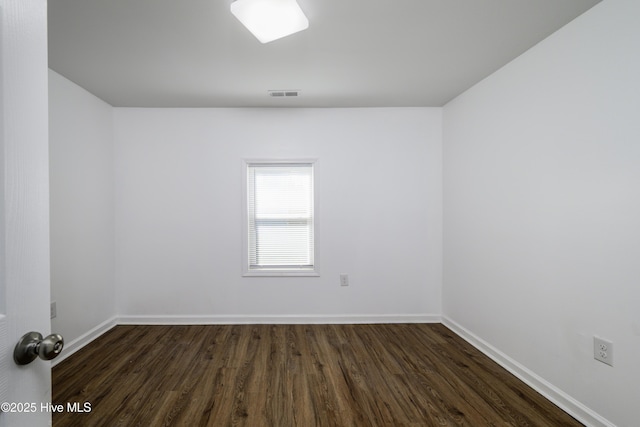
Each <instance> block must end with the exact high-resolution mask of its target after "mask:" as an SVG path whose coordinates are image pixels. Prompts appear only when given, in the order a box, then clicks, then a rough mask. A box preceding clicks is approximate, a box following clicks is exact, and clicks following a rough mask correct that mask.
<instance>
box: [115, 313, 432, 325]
mask: <svg viewBox="0 0 640 427" xmlns="http://www.w3.org/2000/svg"><path fill="white" fill-rule="evenodd" d="M440 320H441V319H440V316H439V315H435V314H382V315H350V314H345V315H324V316H309V315H284V316H282V315H263V316H242V315H226V316H225V315H201V316H179V315H164V316H163V315H159V316H121V317H119V318H118V324H119V325H247V324H248V325H251V324H366V323H440Z"/></svg>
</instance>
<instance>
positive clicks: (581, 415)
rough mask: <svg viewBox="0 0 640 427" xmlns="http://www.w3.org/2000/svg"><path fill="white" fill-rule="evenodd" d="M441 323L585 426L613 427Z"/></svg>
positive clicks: (485, 345)
mask: <svg viewBox="0 0 640 427" xmlns="http://www.w3.org/2000/svg"><path fill="white" fill-rule="evenodd" d="M442 324H443V325H445V326H446V327H447V328H449V329H451V330H452V331H453V332H454V333H455V334H457V335H458V336H460V338H462V339H464V340H465V341H467V342H468V343H469V344H471V345H472V346H474V347H475V348H477V349H478V350H480V351H481V352H482V353H484V354H485V355H486V356H488V357H489V358H491V359H492V360H493V361H495V362H496V363H497V364H499V365H500V366H502V367H503V368H505V369H506V370H507V371H509V372H511V373H512V374H513V375H515V376H516V377H518V378H519V379H520V380H522V381H523V382H524V383H525V384H527V385H528V386H530V387H531V388H533V389H534V390H536V391H537V392H538V393H540V394H542V395H543V396H544V397H546V398H547V399H548V400H550V401H551V402H553V403H554V404H555V405H557V406H558V407H560V408H562V410H564V411H565V412H567V413H568V414H569V415H571V416H572V417H574V418H575V419H577V420H578V421H580V422H581V423H583V424H585V425H586V426H589V427H616V426H615V424H613V423H612V422H611V421H609V420H607V419H606V418H604V417H602V416H601V415H599V414H598V413H596V412H594V411H593V410H592V409H589V408H588V407H586V406H585V405H583V404H582V403H580V402H578V401H577V400H576V399H574V398H573V397H571V396H570V395H568V394H567V393H565V392H563V391H562V390H560V389H559V388H557V387H556V386H554V385H553V384H551V383H549V382H548V381H546V380H545V379H543V378H542V377H540V376H539V375H537V374H536V373H534V372H532V371H530V370H529V369H527V368H526V367H525V366H523V365H521V364H520V363H518V362H516V361H515V360H513V359H511V358H510V357H509V356H507V355H506V354H504V353H502V352H501V351H500V350H498V349H497V348H495V347H493V346H492V345H491V344H489V343H487V342H486V341H484V340H483V339H482V338H480V337H478V336H477V335H475V334H474V333H473V332H471V331H469V330H467V329H465V328H464V327H463V326H461V325H459V324H458V323H456V322H454V321H453V320H451V319H450V318H448V317H446V316H442Z"/></svg>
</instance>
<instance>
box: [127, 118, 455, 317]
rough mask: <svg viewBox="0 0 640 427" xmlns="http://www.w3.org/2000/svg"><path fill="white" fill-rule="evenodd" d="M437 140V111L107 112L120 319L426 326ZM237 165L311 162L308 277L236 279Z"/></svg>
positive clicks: (433, 263) (435, 242)
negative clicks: (313, 257)
mask: <svg viewBox="0 0 640 427" xmlns="http://www.w3.org/2000/svg"><path fill="white" fill-rule="evenodd" d="M441 142H442V138H441V110H440V109H426V108H415V109H122V108H118V109H116V110H115V146H116V159H115V164H116V171H115V176H116V230H117V233H116V247H117V254H116V284H117V285H116V286H117V295H118V303H117V305H118V311H119V314H120V315H122V316H124V318H125V319H126V318H127V317H128V316H129V318H130V317H131V316H136V315H139V316H148V317H149V318H153V319H156V320H157V318H159V317H163V316H167V315H173V316H177V318H179V317H188V316H203V317H204V318H207V319H211V318H215V319H218V320H225V319H226V320H229V319H231V320H229V321H233V320H234V319H236V320H238V321H247V319H248V320H249V321H251V320H252V319H254V320H255V319H258V318H261V316H264V318H265V319H272V320H273V319H276V320H277V319H282V318H284V317H286V316H293V317H292V319H296V316H298V320H300V319H302V320H307V321H308V320H312V317H313V316H320V317H322V318H323V319H325V320H326V319H327V317H325V316H337V317H338V318H339V319H347V320H355V321H357V320H358V319H360V320H366V319H369V318H372V317H376V318H380V316H390V317H389V319H392V320H393V319H400V320H402V319H405V320H411V319H414V320H425V319H427V318H428V315H435V317H433V319H437V318H438V317H437V316H438V315H439V313H440V301H441V268H442V253H441V251H442V246H441V243H442V241H441V231H442V230H441V213H442V212H441V209H442V205H441V199H442V198H441V189H442V183H441V162H442V158H441ZM243 158H276V159H277V158H317V159H318V174H319V175H318V182H317V184H318V191H319V198H320V200H319V204H320V206H319V221H320V224H319V231H318V237H319V254H318V256H319V262H320V269H321V277H319V278H299V277H298V278H255V277H250V278H243V277H241V247H242V244H241V243H242V232H241V218H242V215H241V205H242V203H241V196H242V189H241V160H242V159H243ZM340 273H346V274H349V276H350V283H351V285H350V286H349V287H347V288H345V287H340V285H339V274H340ZM234 316H240V317H234ZM352 316H355V317H352ZM429 319H430V318H429ZM173 320H176V319H173ZM285 320H286V319H285Z"/></svg>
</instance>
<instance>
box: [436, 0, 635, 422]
mask: <svg viewBox="0 0 640 427" xmlns="http://www.w3.org/2000/svg"><path fill="white" fill-rule="evenodd" d="M638 16H640V2H638V1H636V0H605V1H604V2H602V3H601V4H599V5H597V6H596V7H594V8H593V9H591V10H590V11H588V12H587V13H586V14H584V15H582V16H581V17H579V18H577V19H576V20H575V21H573V22H572V23H570V24H569V25H567V26H566V27H564V28H563V29H561V30H560V31H558V32H557V33H555V34H554V35H552V36H551V37H549V38H548V39H546V40H545V41H543V42H542V43H540V44H539V45H537V46H536V47H534V48H533V49H531V50H530V51H528V52H527V53H525V54H524V55H522V56H521V57H519V58H518V59H516V60H515V61H513V62H512V63H510V64H509V65H508V66H506V67H504V68H503V69H502V70H500V71H498V72H497V73H495V74H494V75H492V76H490V77H489V78H487V79H486V80H484V81H483V82H481V83H479V84H478V85H476V86H475V87H473V88H472V89H470V90H469V91H467V92H466V93H464V94H463V95H461V96H459V97H458V98H456V99H455V100H453V101H452V102H450V103H449V104H447V105H446V106H445V108H444V111H443V134H444V136H443V138H444V143H443V144H444V218H445V222H444V285H443V286H444V291H443V312H444V315H445V317H446V318H448V319H450V320H451V321H452V322H455V323H456V324H458V325H460V326H461V327H462V328H465V329H466V330H468V331H470V333H471V334H473V335H475V336H476V337H478V338H479V339H480V340H483V341H484V342H486V343H488V344H489V345H491V346H493V347H494V348H495V349H497V350H498V351H499V352H502V353H503V354H504V355H506V356H507V357H509V358H511V359H512V360H513V361H515V362H516V363H519V364H521V365H522V366H524V367H525V368H526V369H528V370H530V371H531V372H533V373H534V374H535V375H538V376H539V377H540V378H542V379H543V380H546V381H548V382H549V383H550V384H552V385H553V387H555V388H557V389H558V390H560V391H562V392H564V393H567V394H568V395H570V396H572V397H573V398H575V399H576V400H577V401H579V402H580V403H581V404H583V405H586V406H587V407H588V408H591V409H592V410H593V411H595V412H597V413H598V414H600V415H601V416H602V417H604V418H606V419H608V420H609V421H610V422H612V423H615V424H616V425H618V426H632V425H637V423H638V413H637V403H638V402H639V401H640V386H639V384H640V365H639V364H638V360H640V282H639V281H640V262H638V260H640V143H639V141H640V120H639V113H640V79H639V77H638V76H640V26H638V23H637V17H638ZM594 335H598V336H601V337H604V338H607V339H610V340H612V341H613V343H614V349H615V351H614V367H609V366H606V365H604V364H602V363H599V362H597V361H595V360H594V359H593V347H592V346H593V336H594Z"/></svg>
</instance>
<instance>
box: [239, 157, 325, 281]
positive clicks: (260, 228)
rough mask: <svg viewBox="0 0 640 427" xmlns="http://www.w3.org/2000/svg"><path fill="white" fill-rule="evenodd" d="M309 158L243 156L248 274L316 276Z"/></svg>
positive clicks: (246, 271) (245, 248) (246, 266)
mask: <svg viewBox="0 0 640 427" xmlns="http://www.w3.org/2000/svg"><path fill="white" fill-rule="evenodd" d="M314 169H315V165H314V162H313V161H268V162H267V161H246V162H245V173H244V177H245V180H246V185H245V190H246V197H245V209H244V211H245V227H244V229H245V233H244V241H245V245H244V253H243V258H244V262H243V264H244V265H243V267H244V274H245V275H247V276H317V275H318V274H317V268H316V267H317V266H316V260H315V252H316V250H315V245H316V239H315V229H316V224H315V222H316V220H315V219H316V218H315V208H316V200H315V194H314Z"/></svg>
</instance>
